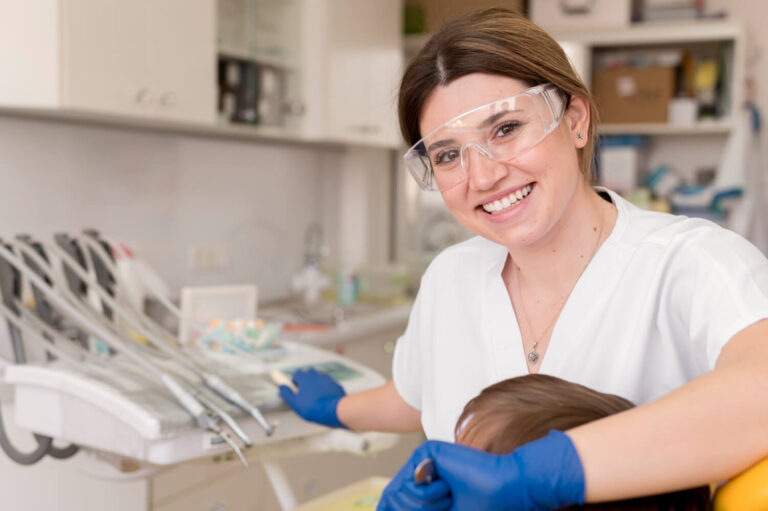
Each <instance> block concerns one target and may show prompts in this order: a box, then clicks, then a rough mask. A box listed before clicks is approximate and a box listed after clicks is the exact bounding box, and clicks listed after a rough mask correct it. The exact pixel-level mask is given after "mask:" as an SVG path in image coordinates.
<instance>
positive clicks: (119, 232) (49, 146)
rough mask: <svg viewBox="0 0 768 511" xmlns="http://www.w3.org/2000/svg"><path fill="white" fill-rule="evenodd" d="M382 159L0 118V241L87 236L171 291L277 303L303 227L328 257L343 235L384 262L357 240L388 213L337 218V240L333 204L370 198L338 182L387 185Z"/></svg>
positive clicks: (295, 261) (377, 154) (296, 262)
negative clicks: (206, 291) (81, 232)
mask: <svg viewBox="0 0 768 511" xmlns="http://www.w3.org/2000/svg"><path fill="white" fill-rule="evenodd" d="M345 162H349V164H351V165H353V166H354V167H353V168H349V167H347V168H345ZM361 162H365V164H364V165H360V163H361ZM389 162H390V153H389V152H388V151H385V150H377V149H344V148H341V147H323V146H308V145H296V144H274V143H258V142H253V141H245V142H244V141H233V140H223V139H206V138H197V137H191V136H181V135H175V134H168V133H157V132H148V131H139V130H131V129H123V128H119V129H118V128H106V127H102V126H95V125H84V124H73V123H66V122H54V121H46V120H34V119H26V118H14V117H0V191H1V192H2V194H1V195H0V236H4V237H9V236H12V235H14V234H16V233H20V232H31V233H35V234H39V235H49V234H50V233H53V232H56V231H60V230H69V231H71V230H77V229H81V228H83V227H95V228H98V229H100V230H102V231H103V232H105V233H110V234H112V235H113V236H116V237H119V238H120V239H122V240H124V241H126V242H127V243H129V244H130V246H131V247H133V248H135V249H136V250H137V251H138V253H139V254H140V255H142V256H144V257H145V258H146V259H147V260H148V261H149V262H150V264H151V265H152V266H153V267H154V268H155V269H156V270H158V272H159V273H160V274H161V275H162V277H163V278H164V279H165V280H166V281H167V282H168V283H169V284H170V287H171V288H172V289H173V290H174V291H176V290H178V287H179V286H181V285H182V284H186V283H188V284H214V283H215V284H225V283H256V284H258V285H259V289H260V295H261V297H262V298H264V299H269V298H278V297H282V296H284V295H285V294H287V293H289V282H290V277H291V275H292V274H293V273H295V272H296V271H297V270H298V269H299V268H300V267H301V264H302V263H303V239H304V230H305V229H306V227H307V226H308V225H309V224H310V223H311V222H318V221H319V222H320V223H321V225H322V226H323V230H324V233H325V237H326V243H327V245H328V247H329V249H330V257H331V258H333V259H341V257H340V254H339V250H340V247H342V246H348V245H349V243H347V245H343V244H342V243H341V238H342V237H344V238H348V239H357V240H358V243H363V245H364V246H365V247H367V248H365V249H364V250H363V252H362V254H363V256H362V257H363V258H366V257H369V256H370V257H373V258H377V257H378V256H377V255H376V254H375V253H372V252H371V250H373V251H374V252H376V253H378V254H386V250H387V248H386V247H381V246H379V245H382V244H385V243H382V242H374V241H373V238H375V236H374V235H373V234H371V233H366V231H368V230H369V224H370V222H369V220H370V219H371V218H372V215H373V216H375V217H376V218H384V219H386V218H387V215H388V213H387V212H371V211H369V210H367V209H363V210H361V211H358V213H359V214H360V215H362V216H363V218H364V219H366V220H365V221H363V222H362V223H360V222H352V223H350V222H349V221H346V222H345V223H346V224H349V225H347V226H346V227H345V229H347V234H345V235H344V236H342V235H341V234H340V233H341V231H340V229H341V224H342V220H341V215H343V214H350V211H349V208H344V207H340V205H339V204H340V202H342V200H343V199H342V197H347V198H349V197H358V196H359V197H363V196H365V194H367V193H368V192H367V191H366V190H367V189H366V186H368V185H366V183H367V180H366V179H363V181H362V182H361V183H356V184H355V183H353V184H352V185H351V186H352V188H351V189H350V186H349V185H345V187H344V190H342V186H341V183H342V181H343V179H342V175H343V174H344V173H347V174H349V175H356V174H355V173H357V174H359V173H368V174H370V175H371V176H374V179H375V180H381V179H385V180H386V179H388V175H389V174H388V168H389ZM358 167H360V168H358ZM385 190H386V186H384V191H385ZM381 192H382V189H381V187H379V188H378V193H376V194H374V195H375V196H378V195H379V194H380V193H381ZM360 200H361V204H365V203H366V201H365V200H364V199H362V198H361V199H360ZM347 202H348V200H347ZM384 207H386V201H385V204H384ZM370 221H371V222H373V223H374V224H375V223H376V220H370ZM384 231H386V229H384ZM383 234H386V232H384V233H383ZM366 235H367V236H368V237H369V238H371V239H370V240H369V241H368V242H366V241H365V240H366ZM194 247H217V249H221V250H223V251H224V252H225V253H226V255H227V259H228V261H226V262H225V264H224V266H223V267H222V268H220V269H219V270H212V271H196V270H195V269H194V268H193V266H192V259H193V257H192V250H193V249H194ZM382 257H385V255H383V256H382Z"/></svg>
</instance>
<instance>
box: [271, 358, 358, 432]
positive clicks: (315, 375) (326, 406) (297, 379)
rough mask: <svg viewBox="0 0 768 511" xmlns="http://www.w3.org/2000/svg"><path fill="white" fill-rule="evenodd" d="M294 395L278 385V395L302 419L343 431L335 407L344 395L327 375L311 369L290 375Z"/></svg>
mask: <svg viewBox="0 0 768 511" xmlns="http://www.w3.org/2000/svg"><path fill="white" fill-rule="evenodd" d="M293 383H294V384H295V385H296V387H297V388H298V392H293V390H291V389H290V388H288V387H287V386H285V385H280V396H282V398H283V400H284V401H285V402H286V403H287V404H288V406H290V407H291V409H292V410H293V411H294V412H296V413H297V414H299V416H301V417H302V418H303V419H305V420H308V421H311V422H317V423H318V424H322V425H324V426H330V427H332V428H346V427H347V426H345V425H344V424H343V423H342V422H341V421H340V420H339V417H338V416H337V415H336V407H337V406H338V404H339V401H341V398H343V397H344V396H346V395H347V393H346V392H344V389H343V388H342V387H341V385H339V384H338V383H336V381H335V380H334V379H333V378H331V377H330V376H328V375H327V374H324V373H320V372H318V371H317V370H316V369H315V368H310V369H309V370H307V371H304V370H301V369H300V370H298V371H296V372H295V373H293Z"/></svg>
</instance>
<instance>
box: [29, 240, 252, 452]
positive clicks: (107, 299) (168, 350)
mask: <svg viewBox="0 0 768 511" xmlns="http://www.w3.org/2000/svg"><path fill="white" fill-rule="evenodd" d="M47 248H49V249H50V250H51V251H52V252H55V253H56V255H57V256H59V257H60V258H61V262H62V264H63V265H64V266H65V267H68V268H69V269H70V270H71V271H73V272H74V274H75V275H76V276H77V278H79V279H81V280H83V281H84V282H86V283H88V284H89V285H90V287H91V289H93V290H94V292H95V293H96V294H97V295H98V296H99V298H100V299H101V301H102V306H104V307H108V308H109V310H110V315H111V316H112V320H113V321H114V320H116V319H117V318H116V317H115V315H118V316H120V317H121V318H122V319H123V320H125V321H126V322H127V323H129V324H130V326H131V328H133V329H135V330H136V331H137V332H138V333H139V334H141V335H142V336H144V337H145V338H146V339H148V340H149V341H151V342H152V343H153V345H154V346H156V347H157V348H159V349H160V350H161V351H162V352H163V353H165V354H166V355H168V356H169V357H171V358H173V359H174V360H176V361H177V362H179V363H180V364H182V365H183V366H184V367H185V368H186V369H188V370H189V371H191V372H192V373H193V374H194V375H195V376H196V377H197V378H199V379H200V380H201V381H202V382H203V383H204V384H205V385H206V386H207V387H208V388H210V389H211V390H213V391H214V392H216V393H217V394H220V395H222V397H225V398H228V396H226V395H223V394H224V393H225V392H227V391H229V390H230V388H229V386H228V385H226V384H225V383H224V382H223V381H221V380H220V379H219V378H218V377H217V376H215V375H212V374H210V373H207V372H206V371H204V370H201V369H200V368H199V367H197V366H196V365H195V364H194V363H193V362H192V361H190V360H189V359H188V358H187V357H185V356H183V355H182V354H181V353H179V352H178V351H177V350H176V348H175V347H174V346H169V343H166V342H165V341H164V340H163V339H160V338H159V336H158V335H157V334H156V333H155V332H150V331H149V329H147V328H146V327H145V326H144V325H142V324H141V321H140V319H138V318H135V317H133V316H132V314H130V313H128V312H127V311H126V310H125V309H124V308H123V307H122V306H121V305H119V304H118V303H117V302H116V301H115V299H114V298H112V297H111V296H109V294H108V293H107V292H106V291H105V290H104V289H103V288H101V287H100V286H99V284H98V283H96V282H94V279H93V276H92V275H89V274H87V273H86V272H85V270H83V268H82V267H81V266H80V265H79V264H78V263H77V261H74V260H73V259H72V258H71V257H70V256H69V254H67V253H66V252H65V251H64V250H62V249H61V248H60V247H57V246H55V245H49V246H48V247H47ZM20 249H22V250H24V248H23V247H20ZM214 412H215V413H216V415H218V416H219V417H220V418H221V419H222V420H223V421H224V422H225V423H226V424H227V425H231V424H236V422H235V420H234V418H232V417H231V416H230V415H229V413H227V412H226V411H225V410H223V409H221V408H218V407H217V410H215V411H214ZM232 431H233V432H234V433H235V434H236V435H237V436H238V437H239V438H240V440H241V441H242V442H243V444H244V445H245V446H246V447H250V446H251V445H252V444H253V442H252V441H251V439H250V437H248V435H247V434H246V433H245V432H244V431H243V429H242V428H240V427H239V426H237V427H234V428H232Z"/></svg>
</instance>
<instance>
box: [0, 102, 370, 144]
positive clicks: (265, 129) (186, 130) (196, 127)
mask: <svg viewBox="0 0 768 511" xmlns="http://www.w3.org/2000/svg"><path fill="white" fill-rule="evenodd" d="M2 117H11V118H18V119H36V120H45V121H53V122H63V123H77V124H84V125H91V126H101V127H111V128H118V129H120V128H122V129H130V130H139V131H153V132H156V133H167V134H169V135H186V136H194V137H203V138H214V139H228V140H242V141H254V142H265V143H273V144H274V143H278V144H287V145H305V146H315V147H343V146H349V145H359V146H370V147H381V145H380V144H376V143H373V142H370V141H361V142H360V143H359V144H350V143H347V142H341V141H335V140H319V139H310V138H307V137H303V136H302V135H301V133H299V132H298V131H296V130H291V129H289V128H279V127H274V126H256V125H254V126H250V125H245V124H243V125H239V124H225V123H223V122H219V123H216V124H210V125H209V124H202V123H187V122H177V121H164V120H156V119H148V118H139V117H130V116H118V115H115V114H100V113H92V112H79V111H75V110H67V109H47V108H9V107H0V118H2ZM366 142H368V143H366Z"/></svg>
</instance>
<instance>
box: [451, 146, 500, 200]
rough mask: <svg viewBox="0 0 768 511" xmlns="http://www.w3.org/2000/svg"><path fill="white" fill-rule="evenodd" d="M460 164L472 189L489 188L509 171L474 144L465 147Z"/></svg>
mask: <svg viewBox="0 0 768 511" xmlns="http://www.w3.org/2000/svg"><path fill="white" fill-rule="evenodd" d="M472 149H474V150H472ZM462 165H463V166H464V172H465V173H466V174H467V179H468V180H469V187H470V188H472V189H474V190H490V189H491V188H493V187H494V185H495V184H496V183H498V182H499V181H500V180H501V179H503V178H504V177H506V175H507V174H508V173H509V169H508V168H507V167H506V166H505V165H504V164H503V163H502V162H500V161H497V160H495V159H494V158H493V155H491V154H490V153H488V152H487V151H485V150H484V149H482V148H479V147H475V146H474V145H470V146H468V147H466V148H465V150H464V154H463V155H462Z"/></svg>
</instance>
